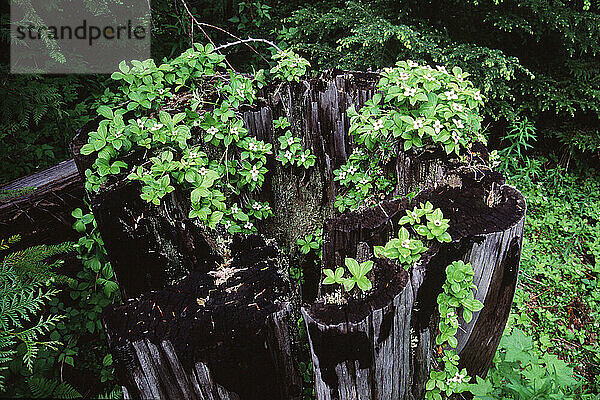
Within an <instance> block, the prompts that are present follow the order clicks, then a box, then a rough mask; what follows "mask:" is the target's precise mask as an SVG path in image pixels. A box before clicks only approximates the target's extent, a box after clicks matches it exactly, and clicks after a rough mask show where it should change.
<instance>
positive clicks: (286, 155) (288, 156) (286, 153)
mask: <svg viewBox="0 0 600 400" xmlns="http://www.w3.org/2000/svg"><path fill="white" fill-rule="evenodd" d="M292 156H293V154H292V152H291V151H289V150H288V151H286V152H285V158H287V159H288V160H291V159H292Z"/></svg>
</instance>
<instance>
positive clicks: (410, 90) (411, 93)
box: [404, 88, 417, 97]
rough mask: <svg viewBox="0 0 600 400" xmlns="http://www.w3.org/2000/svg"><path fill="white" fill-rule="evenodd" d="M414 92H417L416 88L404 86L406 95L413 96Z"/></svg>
mask: <svg viewBox="0 0 600 400" xmlns="http://www.w3.org/2000/svg"><path fill="white" fill-rule="evenodd" d="M415 94H417V89H416V88H406V90H405V91H404V95H405V96H406V97H413V96H414V95H415Z"/></svg>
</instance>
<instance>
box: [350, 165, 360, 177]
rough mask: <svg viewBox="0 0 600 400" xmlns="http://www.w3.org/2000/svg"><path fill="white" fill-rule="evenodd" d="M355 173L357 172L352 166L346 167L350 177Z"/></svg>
mask: <svg viewBox="0 0 600 400" xmlns="http://www.w3.org/2000/svg"><path fill="white" fill-rule="evenodd" d="M357 171H358V169H357V168H356V167H355V166H354V165H351V166H350V167H348V173H349V174H350V175H354V174H355V173H356V172H357Z"/></svg>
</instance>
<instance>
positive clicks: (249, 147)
mask: <svg viewBox="0 0 600 400" xmlns="http://www.w3.org/2000/svg"><path fill="white" fill-rule="evenodd" d="M248 150H250V151H258V146H257V145H256V143H254V142H250V144H249V145H248Z"/></svg>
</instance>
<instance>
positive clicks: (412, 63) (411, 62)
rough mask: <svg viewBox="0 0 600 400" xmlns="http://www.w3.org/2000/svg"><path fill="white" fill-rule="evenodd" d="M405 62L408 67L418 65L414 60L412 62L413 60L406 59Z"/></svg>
mask: <svg viewBox="0 0 600 400" xmlns="http://www.w3.org/2000/svg"><path fill="white" fill-rule="evenodd" d="M406 63H407V64H408V66H409V67H411V68H416V67H418V66H419V64H417V63H416V62H414V61H411V60H408V61H407V62H406Z"/></svg>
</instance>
